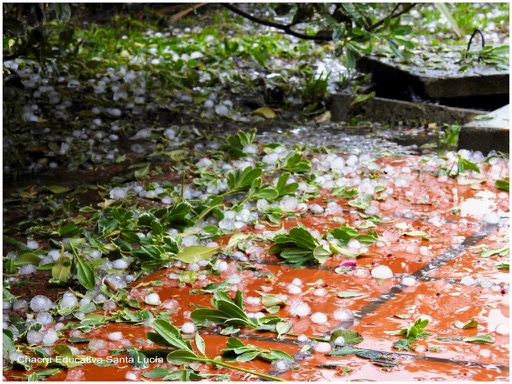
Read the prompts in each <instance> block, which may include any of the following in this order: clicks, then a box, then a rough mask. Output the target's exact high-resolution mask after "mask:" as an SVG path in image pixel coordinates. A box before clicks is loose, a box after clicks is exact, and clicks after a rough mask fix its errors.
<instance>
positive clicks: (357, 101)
mask: <svg viewBox="0 0 512 384" xmlns="http://www.w3.org/2000/svg"><path fill="white" fill-rule="evenodd" d="M375 95H376V93H375V91H373V92H370V93H368V94H364V93H363V94H360V95H357V96H356V97H355V98H354V100H352V102H351V103H350V108H354V107H355V106H357V105H360V104H363V103H365V102H367V101H368V100H371V99H373V98H374V97H375ZM356 195H357V194H356Z"/></svg>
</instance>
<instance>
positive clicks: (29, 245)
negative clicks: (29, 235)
mask: <svg viewBox="0 0 512 384" xmlns="http://www.w3.org/2000/svg"><path fill="white" fill-rule="evenodd" d="M27 248H29V249H37V248H39V243H38V242H37V241H35V240H27Z"/></svg>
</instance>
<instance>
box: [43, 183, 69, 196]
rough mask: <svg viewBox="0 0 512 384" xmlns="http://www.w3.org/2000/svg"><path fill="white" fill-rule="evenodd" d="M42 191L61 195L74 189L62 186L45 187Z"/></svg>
mask: <svg viewBox="0 0 512 384" xmlns="http://www.w3.org/2000/svg"><path fill="white" fill-rule="evenodd" d="M42 189H43V190H48V191H50V192H51V193H53V194H55V195H60V194H63V193H66V192H69V191H71V190H72V189H73V188H71V187H65V186H62V185H48V186H45V187H44V188H42Z"/></svg>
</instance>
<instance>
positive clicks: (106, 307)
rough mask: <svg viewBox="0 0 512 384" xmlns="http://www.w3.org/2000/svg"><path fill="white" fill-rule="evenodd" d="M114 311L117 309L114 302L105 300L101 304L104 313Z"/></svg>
mask: <svg viewBox="0 0 512 384" xmlns="http://www.w3.org/2000/svg"><path fill="white" fill-rule="evenodd" d="M115 309H117V304H116V302H115V301H114V300H107V301H105V302H104V303H103V310H104V311H113V310H115Z"/></svg>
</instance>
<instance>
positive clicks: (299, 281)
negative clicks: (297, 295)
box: [292, 277, 302, 287]
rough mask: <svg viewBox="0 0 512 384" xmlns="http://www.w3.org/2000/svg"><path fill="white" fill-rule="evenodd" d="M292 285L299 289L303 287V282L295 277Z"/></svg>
mask: <svg viewBox="0 0 512 384" xmlns="http://www.w3.org/2000/svg"><path fill="white" fill-rule="evenodd" d="M292 284H294V285H296V286H298V287H301V286H302V280H301V279H299V278H298V277H295V278H294V279H293V280H292Z"/></svg>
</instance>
